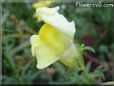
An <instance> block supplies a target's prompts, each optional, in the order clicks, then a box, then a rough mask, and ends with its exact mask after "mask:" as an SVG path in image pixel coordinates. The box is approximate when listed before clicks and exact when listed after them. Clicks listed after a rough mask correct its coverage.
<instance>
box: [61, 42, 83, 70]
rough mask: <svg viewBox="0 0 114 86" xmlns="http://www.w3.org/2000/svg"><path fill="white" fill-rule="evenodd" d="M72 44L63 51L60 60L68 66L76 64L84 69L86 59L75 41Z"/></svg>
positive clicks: (76, 66) (77, 67) (79, 68)
mask: <svg viewBox="0 0 114 86" xmlns="http://www.w3.org/2000/svg"><path fill="white" fill-rule="evenodd" d="M71 44H72V45H71V46H70V47H69V48H68V49H67V50H66V51H65V52H64V53H63V55H62V56H61V58H60V60H59V61H60V62H62V63H63V64H64V65H66V66H68V67H73V66H75V68H76V69H78V70H81V69H84V61H83V58H82V55H81V53H80V51H79V50H78V49H77V48H76V47H75V45H74V44H73V43H71Z"/></svg>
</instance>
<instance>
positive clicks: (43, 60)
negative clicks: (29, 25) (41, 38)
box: [35, 44, 60, 69]
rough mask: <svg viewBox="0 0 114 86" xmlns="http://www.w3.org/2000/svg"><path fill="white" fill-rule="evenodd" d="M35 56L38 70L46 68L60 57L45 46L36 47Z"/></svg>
mask: <svg viewBox="0 0 114 86" xmlns="http://www.w3.org/2000/svg"><path fill="white" fill-rule="evenodd" d="M35 55H36V58H37V68H38V69H43V68H46V67H48V66H49V65H51V64H53V63H54V62H55V61H57V60H58V59H59V58H60V55H59V54H57V53H56V52H55V51H54V49H52V48H51V47H50V46H48V45H47V44H41V45H40V46H38V47H36V48H35Z"/></svg>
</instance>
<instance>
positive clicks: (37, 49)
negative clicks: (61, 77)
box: [30, 6, 84, 69]
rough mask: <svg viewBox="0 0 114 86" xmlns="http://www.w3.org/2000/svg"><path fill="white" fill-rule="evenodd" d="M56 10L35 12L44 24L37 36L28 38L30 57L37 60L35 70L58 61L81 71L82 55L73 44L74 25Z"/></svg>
mask: <svg viewBox="0 0 114 86" xmlns="http://www.w3.org/2000/svg"><path fill="white" fill-rule="evenodd" d="M58 10H59V7H58V6H57V7H54V8H48V7H40V8H37V10H36V12H37V15H38V16H39V17H40V18H41V19H42V20H43V21H44V22H45V24H44V25H43V26H42V27H41V28H40V31H39V34H36V35H32V36H31V38H30V42H31V45H32V46H31V51H32V55H33V57H34V56H35V57H36V59H37V68H38V69H43V68H46V67H48V66H49V65H51V64H53V63H54V62H56V61H60V62H62V63H63V64H64V65H66V66H67V67H73V66H75V67H76V68H77V69H83V68H84V64H83V60H82V55H81V53H80V50H79V49H78V48H77V47H75V44H74V43H73V39H74V34H75V32H76V28H75V23H74V21H72V22H69V21H68V20H67V19H66V18H65V17H64V16H63V15H62V14H59V13H58Z"/></svg>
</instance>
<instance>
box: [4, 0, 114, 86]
mask: <svg viewBox="0 0 114 86" xmlns="http://www.w3.org/2000/svg"><path fill="white" fill-rule="evenodd" d="M47 1H49V0H47ZM34 3H37V4H36V5H33V4H34ZM38 3H39V2H31V3H30V2H28V3H27V2H24V1H23V2H20V3H19V2H18V3H13V2H12V3H8V2H6V3H2V64H3V65H2V84H44V83H46V84H90V83H99V82H104V81H114V7H89V8H84V7H83V8H81V7H76V5H75V3H74V2H70V3H63V2H59V1H58V2H57V1H56V2H49V3H47V2H43V3H45V4H43V5H44V6H48V7H54V6H60V10H59V12H60V13H61V14H63V15H64V16H65V17H66V18H67V19H68V20H69V21H72V20H74V21H75V24H76V33H75V39H74V41H75V42H78V43H80V44H83V43H84V44H85V45H89V46H92V47H93V48H94V49H95V51H96V53H92V52H89V51H85V52H84V53H83V57H84V61H85V64H86V69H85V70H84V71H83V72H77V71H76V70H75V69H67V68H66V67H65V66H64V65H63V64H61V63H59V62H56V63H54V64H53V65H51V66H50V67H48V68H46V69H43V70H38V69H37V68H36V59H35V58H33V57H32V55H31V46H30V42H29V39H30V36H31V35H32V34H37V33H38V31H39V29H40V27H41V26H42V25H43V21H40V20H39V19H38V18H36V16H35V8H36V7H38V6H40V5H41V6H42V3H41V2H40V5H39V4H38ZM44 54H45V52H44ZM103 74H104V75H103Z"/></svg>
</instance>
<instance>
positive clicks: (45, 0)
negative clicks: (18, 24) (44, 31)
mask: <svg viewBox="0 0 114 86" xmlns="http://www.w3.org/2000/svg"><path fill="white" fill-rule="evenodd" d="M53 2H54V0H38V1H37V2H35V3H33V4H32V7H33V8H35V9H36V8H38V7H47V6H50V5H51V4H52V3H53ZM33 17H34V18H36V19H37V21H39V22H40V21H41V18H40V17H39V16H38V15H37V13H35V14H34V15H33Z"/></svg>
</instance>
